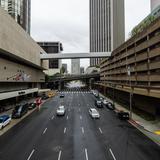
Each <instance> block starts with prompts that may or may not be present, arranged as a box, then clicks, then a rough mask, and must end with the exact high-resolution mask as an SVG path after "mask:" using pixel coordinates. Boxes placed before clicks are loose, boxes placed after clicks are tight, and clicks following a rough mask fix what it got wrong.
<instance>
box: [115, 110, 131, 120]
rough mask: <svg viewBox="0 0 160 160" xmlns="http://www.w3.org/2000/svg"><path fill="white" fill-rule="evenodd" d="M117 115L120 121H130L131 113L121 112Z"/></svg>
mask: <svg viewBox="0 0 160 160" xmlns="http://www.w3.org/2000/svg"><path fill="white" fill-rule="evenodd" d="M117 115H118V118H119V119H120V120H129V113H128V112H124V111H119V112H118V113H117Z"/></svg>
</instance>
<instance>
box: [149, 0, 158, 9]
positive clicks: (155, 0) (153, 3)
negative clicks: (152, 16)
mask: <svg viewBox="0 0 160 160" xmlns="http://www.w3.org/2000/svg"><path fill="white" fill-rule="evenodd" d="M159 5H160V0H151V11H153V10H154V9H156V8H157V7H158V6H159Z"/></svg>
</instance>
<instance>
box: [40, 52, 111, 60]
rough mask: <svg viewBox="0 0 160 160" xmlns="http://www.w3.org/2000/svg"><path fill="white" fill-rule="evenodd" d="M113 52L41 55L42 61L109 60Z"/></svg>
mask: <svg viewBox="0 0 160 160" xmlns="http://www.w3.org/2000/svg"><path fill="white" fill-rule="evenodd" d="M110 56H111V52H90V53H58V54H55V53H48V54H43V53H42V54H40V59H41V60H47V59H82V58H108V57H110Z"/></svg>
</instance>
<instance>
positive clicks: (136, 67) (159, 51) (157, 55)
mask: <svg viewBox="0 0 160 160" xmlns="http://www.w3.org/2000/svg"><path fill="white" fill-rule="evenodd" d="M159 35H160V17H159V18H157V19H156V20H155V21H154V22H152V23H151V24H150V25H148V26H147V27H146V28H144V30H143V31H142V32H141V33H139V34H137V35H135V36H133V37H131V38H130V39H128V40H127V41H126V42H125V43H123V44H122V45H121V46H119V47H118V48H117V49H115V50H114V51H113V52H112V55H111V57H110V58H109V59H103V60H102V62H101V65H100V69H101V70H100V71H101V84H100V86H99V87H101V88H103V89H102V91H103V92H104V93H105V94H106V95H108V96H110V97H112V98H113V99H116V100H117V101H118V102H119V103H123V104H124V105H125V106H129V103H130V102H129V95H130V94H132V95H133V96H132V106H133V110H135V109H138V110H141V111H144V112H148V113H150V114H153V115H154V116H156V115H160V106H159V104H160V88H159V86H160V36H159Z"/></svg>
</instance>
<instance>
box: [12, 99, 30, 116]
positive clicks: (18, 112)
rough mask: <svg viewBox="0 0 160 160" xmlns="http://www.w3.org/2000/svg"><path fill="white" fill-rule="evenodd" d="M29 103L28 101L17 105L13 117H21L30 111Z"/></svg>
mask: <svg viewBox="0 0 160 160" xmlns="http://www.w3.org/2000/svg"><path fill="white" fill-rule="evenodd" d="M28 107H29V104H28V103H27V102H25V103H21V104H18V105H16V107H15V108H14V110H13V112H12V118H21V117H22V116H23V115H25V114H26V113H27V112H28Z"/></svg>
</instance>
